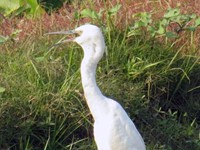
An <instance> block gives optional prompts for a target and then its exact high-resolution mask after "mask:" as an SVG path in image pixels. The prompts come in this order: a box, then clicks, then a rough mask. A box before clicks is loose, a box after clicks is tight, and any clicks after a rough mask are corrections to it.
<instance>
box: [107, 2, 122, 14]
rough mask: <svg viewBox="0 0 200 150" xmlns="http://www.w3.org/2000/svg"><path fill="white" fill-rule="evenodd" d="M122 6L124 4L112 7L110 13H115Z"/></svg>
mask: <svg viewBox="0 0 200 150" xmlns="http://www.w3.org/2000/svg"><path fill="white" fill-rule="evenodd" d="M121 6H122V5H120V4H117V5H116V6H114V7H112V8H111V9H110V10H108V13H109V14H110V15H115V14H116V13H117V12H118V11H119V9H120V8H121Z"/></svg>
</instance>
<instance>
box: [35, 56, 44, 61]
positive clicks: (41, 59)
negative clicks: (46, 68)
mask: <svg viewBox="0 0 200 150" xmlns="http://www.w3.org/2000/svg"><path fill="white" fill-rule="evenodd" d="M44 59H45V57H44V56H41V57H36V58H35V60H36V61H37V62H41V61H43V60H44Z"/></svg>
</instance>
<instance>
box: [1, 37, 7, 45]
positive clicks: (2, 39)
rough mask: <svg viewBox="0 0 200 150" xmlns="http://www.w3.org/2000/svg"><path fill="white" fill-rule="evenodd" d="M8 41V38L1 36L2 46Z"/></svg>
mask: <svg viewBox="0 0 200 150" xmlns="http://www.w3.org/2000/svg"><path fill="white" fill-rule="evenodd" d="M7 40H8V37H5V36H2V35H0V44H1V43H4V42H6V41H7Z"/></svg>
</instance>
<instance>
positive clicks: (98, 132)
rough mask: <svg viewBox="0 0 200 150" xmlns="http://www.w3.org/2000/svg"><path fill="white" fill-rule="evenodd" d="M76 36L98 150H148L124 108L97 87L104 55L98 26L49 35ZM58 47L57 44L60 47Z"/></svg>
mask: <svg viewBox="0 0 200 150" xmlns="http://www.w3.org/2000/svg"><path fill="white" fill-rule="evenodd" d="M73 33H75V34H77V35H79V36H78V37H75V38H73V39H69V40H64V41H62V42H60V43H65V42H69V41H74V42H76V43H78V44H79V45H80V46H81V47H82V49H83V51H84V58H83V60H82V62H81V80H82V86H83V90H84V96H85V98H86V101H87V104H88V107H89V109H90V112H91V114H92V116H93V118H94V138H95V142H96V145H97V148H98V150H145V149H146V148H145V144H144V141H143V139H142V137H141V135H140V133H139V132H138V130H137V129H136V127H135V125H134V123H133V122H132V121H131V119H130V118H129V117H128V115H127V113H126V112H125V110H124V109H123V108H122V106H121V105H120V104H119V103H118V102H116V101H115V100H112V99H110V98H108V97H106V96H104V95H103V94H102V93H101V91H100V89H99V87H98V86H97V84H96V79H95V74H96V68H97V64H98V62H99V61H100V59H101V58H102V56H103V54H104V51H105V41H104V37H103V34H102V32H101V30H100V28H98V27H97V26H95V25H91V24H86V25H82V26H80V27H78V28H76V29H74V30H71V31H61V32H50V33H47V34H73ZM60 43H58V44H60Z"/></svg>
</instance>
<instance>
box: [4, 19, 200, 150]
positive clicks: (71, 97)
mask: <svg viewBox="0 0 200 150" xmlns="http://www.w3.org/2000/svg"><path fill="white" fill-rule="evenodd" d="M107 19H108V18H107ZM110 21H111V20H109V19H108V20H106V25H105V26H104V27H102V29H103V31H104V35H105V39H106V45H107V53H106V54H105V56H104V57H103V59H102V60H101V62H100V63H99V66H98V69H97V83H98V85H99V86H100V88H101V90H102V92H103V93H104V94H105V95H107V96H109V97H111V98H113V99H116V100H117V101H119V102H120V103H121V105H122V106H123V107H124V108H125V109H126V111H127V112H128V114H129V116H130V118H131V119H132V120H133V121H134V122H135V124H136V126H137V127H138V129H139V131H140V133H141V134H142V136H143V138H144V140H145V143H146V145H147V149H148V150H158V149H162V150H173V149H179V150H188V149H191V150H192V149H194V150H196V149H199V148H200V137H199V136H200V133H199V129H200V126H199V124H200V118H199V116H200V109H199V108H200V99H199V97H200V92H199V91H200V57H199V55H198V54H196V53H194V52H196V51H197V50H198V49H194V47H196V48H198V45H195V46H194V45H193V43H191V44H190V45H189V47H188V45H187V46H185V45H182V46H176V45H173V44H174V43H170V42H168V43H167V44H166V43H165V42H158V40H157V39H155V38H153V39H152V38H145V37H146V35H140V36H132V37H127V33H128V31H129V26H127V27H126V29H124V30H123V31H122V30H119V29H117V27H115V22H112V23H111V22H110ZM93 22H95V21H93ZM106 27H107V28H106ZM41 30H42V29H41ZM44 30H45V29H44ZM58 38H61V37H60V36H51V37H48V36H46V37H44V36H42V35H39V36H38V37H34V36H33V37H31V35H30V36H29V37H28V38H27V39H26V40H25V41H23V42H18V43H13V42H12V41H7V42H6V43H4V44H2V45H0V120H1V121H0V149H9V148H10V149H16V150H18V149H20V150H31V149H38V150H55V149H67V150H90V149H91V150H93V149H96V146H95V143H94V140H93V132H92V122H93V120H92V117H91V115H90V112H89V110H88V108H87V105H86V102H85V100H84V95H83V90H82V87H81V83H80V81H81V79H80V69H79V67H80V63H81V59H82V57H83V53H82V51H81V48H80V47H79V46H78V45H76V44H68V45H62V46H59V47H56V48H54V49H50V46H51V45H52V44H54V43H56V42H57V41H58ZM152 41H153V42H152ZM164 43H165V44H164ZM172 45H173V46H172ZM177 47H178V48H177ZM190 48H191V49H192V50H191V52H189V53H184V50H185V49H190ZM102 132H103V131H102Z"/></svg>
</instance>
